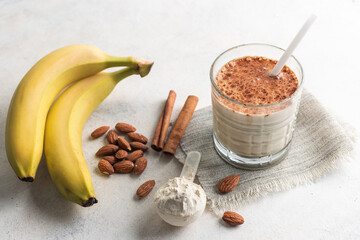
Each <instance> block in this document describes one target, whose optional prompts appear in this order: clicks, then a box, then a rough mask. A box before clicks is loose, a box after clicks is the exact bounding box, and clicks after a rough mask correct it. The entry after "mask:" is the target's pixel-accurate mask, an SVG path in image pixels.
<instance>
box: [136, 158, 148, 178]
mask: <svg viewBox="0 0 360 240" xmlns="http://www.w3.org/2000/svg"><path fill="white" fill-rule="evenodd" d="M146 166H147V159H146V158H144V157H141V158H138V159H136V161H135V166H134V174H141V173H142V172H143V171H144V170H145V168H146Z"/></svg>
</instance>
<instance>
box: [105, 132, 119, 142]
mask: <svg viewBox="0 0 360 240" xmlns="http://www.w3.org/2000/svg"><path fill="white" fill-rule="evenodd" d="M118 137H119V136H118V135H117V134H116V132H115V131H114V130H110V131H109V132H108V134H107V136H106V139H107V140H108V142H109V143H110V144H116V143H117V139H118Z"/></svg>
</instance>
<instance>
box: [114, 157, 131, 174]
mask: <svg viewBox="0 0 360 240" xmlns="http://www.w3.org/2000/svg"><path fill="white" fill-rule="evenodd" d="M133 168H134V163H133V162H132V161H128V160H125V161H121V162H117V163H115V164H114V170H115V172H117V173H129V172H131V171H132V170H133Z"/></svg>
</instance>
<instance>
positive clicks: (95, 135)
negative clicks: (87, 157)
mask: <svg viewBox="0 0 360 240" xmlns="http://www.w3.org/2000/svg"><path fill="white" fill-rule="evenodd" d="M109 128H110V126H102V127H99V128H97V129H95V130H94V131H93V132H92V133H91V136H92V137H93V138H98V137H101V136H102V135H104V134H105V133H106V132H107V130H109Z"/></svg>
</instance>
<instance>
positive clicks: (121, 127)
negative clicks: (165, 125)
mask: <svg viewBox="0 0 360 240" xmlns="http://www.w3.org/2000/svg"><path fill="white" fill-rule="evenodd" d="M109 129H110V127H109V126H102V127H99V128H97V129H96V130H94V131H93V132H92V133H91V136H92V137H93V138H99V137H101V136H103V135H104V134H105V133H106V132H107V135H106V139H107V141H108V143H109V144H108V145H105V146H103V147H101V148H100V149H99V150H98V151H97V152H96V154H95V155H96V156H99V157H102V159H101V160H100V162H99V164H98V168H99V170H100V172H102V173H103V174H106V175H111V174H113V173H114V172H115V173H130V172H133V173H134V174H141V173H142V172H143V171H144V170H145V168H146V166H147V159H146V158H145V157H143V155H144V152H145V151H146V150H147V149H148V147H147V146H146V143H147V142H148V139H147V138H146V137H145V136H144V135H142V134H140V133H136V132H135V131H136V128H135V127H133V126H132V125H130V124H127V123H117V124H116V126H115V129H116V131H115V130H110V131H108V130H109ZM118 133H119V134H123V135H124V137H122V136H119V135H118ZM125 136H126V138H127V139H128V140H126V139H125Z"/></svg>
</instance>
